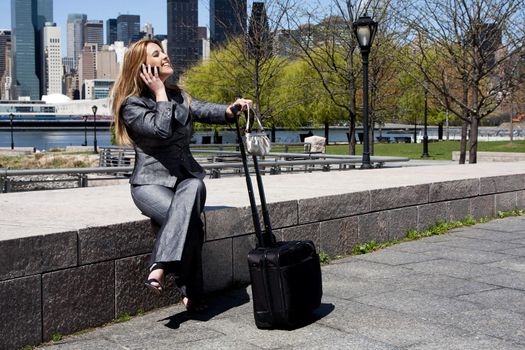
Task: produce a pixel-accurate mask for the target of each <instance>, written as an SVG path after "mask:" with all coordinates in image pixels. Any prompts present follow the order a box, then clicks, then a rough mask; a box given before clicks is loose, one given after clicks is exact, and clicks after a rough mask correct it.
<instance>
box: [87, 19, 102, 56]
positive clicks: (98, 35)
mask: <svg viewBox="0 0 525 350" xmlns="http://www.w3.org/2000/svg"><path fill="white" fill-rule="evenodd" d="M86 43H89V44H97V45H98V48H99V50H100V49H101V48H102V45H104V23H103V22H102V21H99V20H90V21H86V23H85V24H84V44H86Z"/></svg>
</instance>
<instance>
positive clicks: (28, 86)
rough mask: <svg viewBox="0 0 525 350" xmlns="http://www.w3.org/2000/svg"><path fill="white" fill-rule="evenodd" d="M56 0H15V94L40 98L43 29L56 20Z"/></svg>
mask: <svg viewBox="0 0 525 350" xmlns="http://www.w3.org/2000/svg"><path fill="white" fill-rule="evenodd" d="M52 14H53V1H52V0H40V1H37V0H11V27H12V33H11V35H12V39H11V40H12V42H11V43H12V48H11V57H12V64H13V69H12V98H14V99H17V98H18V97H21V96H27V97H29V98H31V99H32V100H38V99H40V95H41V92H40V82H39V77H38V74H40V75H41V74H42V69H41V67H42V65H41V62H42V60H39V58H40V57H41V53H42V52H43V50H42V44H41V39H40V38H41V36H40V31H41V29H42V28H43V27H44V24H45V22H52V21H53V18H52Z"/></svg>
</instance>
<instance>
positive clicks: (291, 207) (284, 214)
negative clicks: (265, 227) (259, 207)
mask: <svg viewBox="0 0 525 350" xmlns="http://www.w3.org/2000/svg"><path fill="white" fill-rule="evenodd" d="M268 213H269V215H270V221H271V223H272V228H281V227H289V226H294V225H297V223H298V209H297V201H286V202H277V203H268ZM259 217H260V218H261V223H262V211H259Z"/></svg>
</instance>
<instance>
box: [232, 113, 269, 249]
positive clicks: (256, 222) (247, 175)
mask: <svg viewBox="0 0 525 350" xmlns="http://www.w3.org/2000/svg"><path fill="white" fill-rule="evenodd" d="M234 107H235V106H234ZM232 109H233V108H232ZM235 112H237V113H235ZM239 112H240V111H239V110H234V115H235V129H236V131H237V140H238V142H239V149H240V151H241V159H242V165H243V168H244V177H245V179H246V187H247V188H248V197H249V198H250V207H251V210H252V218H253V227H254V229H255V236H256V237H257V241H258V245H259V246H261V247H264V246H265V243H266V242H265V240H264V237H263V234H262V230H261V222H260V220H259V213H258V212H257V204H256V203H255V195H254V192H253V186H252V180H251V178H250V170H249V168H248V158H247V157H246V150H245V149H244V142H243V140H242V135H241V129H240V127H239Z"/></svg>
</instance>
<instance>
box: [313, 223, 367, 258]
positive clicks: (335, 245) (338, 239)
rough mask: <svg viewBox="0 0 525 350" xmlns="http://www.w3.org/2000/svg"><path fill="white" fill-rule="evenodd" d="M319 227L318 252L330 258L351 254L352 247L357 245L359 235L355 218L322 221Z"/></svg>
mask: <svg viewBox="0 0 525 350" xmlns="http://www.w3.org/2000/svg"><path fill="white" fill-rule="evenodd" d="M320 225H321V226H320V239H321V244H320V246H319V249H320V250H322V251H324V252H325V253H326V254H328V255H329V256H331V257H334V256H336V255H347V254H350V253H351V252H352V247H353V246H354V245H355V244H357V242H358V235H359V220H358V218H357V216H351V217H348V218H343V219H336V220H329V221H323V222H321V223H320Z"/></svg>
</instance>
